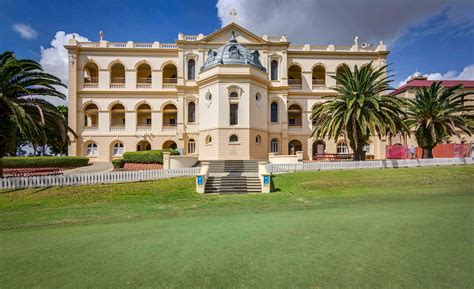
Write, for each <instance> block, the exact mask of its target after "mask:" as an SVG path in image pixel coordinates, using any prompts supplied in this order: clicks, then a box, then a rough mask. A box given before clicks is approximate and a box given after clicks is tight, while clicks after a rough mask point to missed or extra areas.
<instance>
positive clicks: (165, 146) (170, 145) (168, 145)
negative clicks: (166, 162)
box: [162, 140, 178, 150]
mask: <svg viewBox="0 0 474 289" xmlns="http://www.w3.org/2000/svg"><path fill="white" fill-rule="evenodd" d="M177 148H178V145H177V144H176V142H175V141H173V140H167V141H165V142H164V143H163V146H162V149H164V150H175V149H177Z"/></svg>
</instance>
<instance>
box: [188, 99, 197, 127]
mask: <svg viewBox="0 0 474 289" xmlns="http://www.w3.org/2000/svg"><path fill="white" fill-rule="evenodd" d="M195 121H196V104H195V103H194V102H190V103H189V104H188V122H190V123H193V122H195Z"/></svg>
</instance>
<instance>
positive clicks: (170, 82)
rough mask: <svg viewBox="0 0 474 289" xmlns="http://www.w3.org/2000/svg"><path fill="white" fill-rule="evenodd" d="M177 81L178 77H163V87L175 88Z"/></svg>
mask: <svg viewBox="0 0 474 289" xmlns="http://www.w3.org/2000/svg"><path fill="white" fill-rule="evenodd" d="M177 83H178V79H177V78H163V88H167V89H174V88H176V84H177Z"/></svg>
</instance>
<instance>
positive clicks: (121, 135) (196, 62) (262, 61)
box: [66, 23, 389, 161]
mask: <svg viewBox="0 0 474 289" xmlns="http://www.w3.org/2000/svg"><path fill="white" fill-rule="evenodd" d="M66 48H67V50H68V52H69V61H68V67H69V72H68V73H69V92H68V94H69V95H68V97H69V125H70V127H71V128H73V129H74V130H75V131H76V132H77V134H78V135H79V138H78V139H76V140H74V141H73V142H72V143H71V145H70V147H69V155H81V156H86V155H87V156H89V157H91V159H92V160H93V161H106V160H110V159H112V158H114V157H120V155H121V154H122V153H123V152H127V151H137V150H146V149H161V148H177V149H180V150H182V152H183V153H184V154H198V155H199V159H200V160H216V159H223V160H227V159H242V160H244V159H268V156H269V154H270V153H275V154H282V155H287V154H294V153H295V152H296V151H303V156H304V158H305V159H311V158H312V157H313V156H314V155H315V154H316V153H323V152H325V153H334V154H336V153H340V154H345V153H349V152H350V151H349V148H348V146H347V145H346V144H345V142H344V139H341V140H339V141H337V142H333V141H329V140H327V139H326V140H315V139H313V138H311V131H312V123H311V121H310V118H309V117H310V114H311V109H312V107H313V106H314V104H316V103H317V102H320V101H322V100H321V97H322V96H325V95H331V94H334V91H333V90H331V87H332V86H334V85H336V83H335V80H334V79H333V78H331V76H334V75H336V74H337V73H338V71H339V68H340V66H341V65H342V64H343V63H346V64H348V65H349V66H351V67H353V66H354V65H359V66H360V65H363V64H365V63H368V62H370V61H373V65H376V66H377V65H384V64H386V58H387V55H388V53H389V52H388V51H387V48H386V46H385V45H384V44H383V43H382V42H381V43H380V44H379V45H377V46H371V45H369V44H359V43H358V41H357V38H356V39H355V40H354V43H353V45H351V46H335V45H328V46H320V45H310V44H305V45H292V44H291V43H290V41H289V40H288V38H287V37H286V36H277V37H273V36H267V35H263V36H257V35H255V34H253V33H252V32H250V31H248V30H246V29H244V28H242V27H241V26H239V25H237V24H235V23H231V24H229V25H227V26H225V27H223V28H222V29H220V30H218V31H216V32H214V33H211V34H209V35H202V34H199V35H184V34H182V33H179V34H178V40H177V41H176V42H175V43H171V44H168V43H160V42H153V43H136V42H131V41H129V42H120V43H117V42H108V41H106V40H104V39H103V36H102V35H101V40H100V41H99V42H79V41H77V40H76V39H71V40H70V41H69V43H68V44H67V45H66ZM385 145H386V140H384V139H382V140H379V139H378V138H376V137H374V138H373V139H371V142H370V143H369V144H368V146H367V154H369V155H373V156H374V157H375V158H384V157H385Z"/></svg>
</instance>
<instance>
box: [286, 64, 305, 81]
mask: <svg viewBox="0 0 474 289" xmlns="http://www.w3.org/2000/svg"><path fill="white" fill-rule="evenodd" d="M288 84H302V80H301V67H299V66H298V65H292V66H291V67H290V68H289V69H288Z"/></svg>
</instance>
